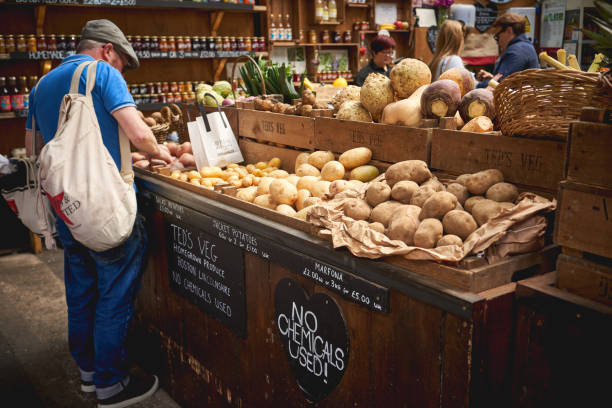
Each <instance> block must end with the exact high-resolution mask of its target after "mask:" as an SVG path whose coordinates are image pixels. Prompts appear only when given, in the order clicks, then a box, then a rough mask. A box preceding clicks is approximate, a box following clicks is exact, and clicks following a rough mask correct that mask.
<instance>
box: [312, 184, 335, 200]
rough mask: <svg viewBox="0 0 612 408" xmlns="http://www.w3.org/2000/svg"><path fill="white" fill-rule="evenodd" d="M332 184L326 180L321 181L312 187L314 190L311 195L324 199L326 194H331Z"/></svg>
mask: <svg viewBox="0 0 612 408" xmlns="http://www.w3.org/2000/svg"><path fill="white" fill-rule="evenodd" d="M330 184H331V183H330V182H329V181H326V180H319V181H317V182H315V183H314V184H313V185H312V190H311V191H310V193H311V194H312V195H313V196H314V197H319V198H323V197H325V195H326V194H329V185H330Z"/></svg>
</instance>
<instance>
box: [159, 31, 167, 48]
mask: <svg viewBox="0 0 612 408" xmlns="http://www.w3.org/2000/svg"><path fill="white" fill-rule="evenodd" d="M159 51H160V52H168V37H166V36H165V35H162V36H161V37H159Z"/></svg>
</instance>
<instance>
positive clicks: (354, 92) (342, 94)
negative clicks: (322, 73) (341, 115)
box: [331, 85, 361, 112]
mask: <svg viewBox="0 0 612 408" xmlns="http://www.w3.org/2000/svg"><path fill="white" fill-rule="evenodd" d="M360 92H361V88H360V87H358V86H355V85H349V86H347V87H344V88H342V89H341V90H340V91H338V93H336V94H335V95H334V97H333V98H332V100H331V103H332V105H333V106H334V112H338V109H340V106H342V104H343V103H344V102H347V101H357V102H359V99H360Z"/></svg>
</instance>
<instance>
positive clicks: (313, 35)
mask: <svg viewBox="0 0 612 408" xmlns="http://www.w3.org/2000/svg"><path fill="white" fill-rule="evenodd" d="M308 43H310V44H316V43H317V32H316V31H315V30H310V31H308Z"/></svg>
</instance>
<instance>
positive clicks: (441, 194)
mask: <svg viewBox="0 0 612 408" xmlns="http://www.w3.org/2000/svg"><path fill="white" fill-rule="evenodd" d="M518 194H519V192H518V189H517V188H516V186H514V185H512V184H509V183H505V182H504V177H503V175H502V173H501V172H500V171H499V170H496V169H489V170H484V171H480V172H478V173H474V174H463V175H461V176H459V177H458V178H457V179H456V180H454V181H453V182H451V183H448V184H447V185H444V184H442V183H441V182H440V181H439V180H438V179H437V178H436V177H435V176H433V175H432V173H431V171H430V170H429V168H428V167H427V164H426V163H425V162H423V161H421V160H407V161H403V162H400V163H396V164H394V165H392V166H390V167H389V168H388V169H387V171H386V173H385V178H384V180H382V181H374V182H372V183H370V185H369V186H368V187H367V189H366V191H365V195H364V197H363V199H361V198H354V199H349V200H348V201H347V202H346V204H345V206H344V214H345V215H346V216H348V217H351V218H353V219H355V220H358V221H361V222H364V223H368V224H369V226H370V227H371V228H372V229H374V230H376V231H378V232H381V233H384V234H386V235H387V237H389V238H390V239H394V240H400V241H403V242H404V243H405V244H406V245H409V246H418V247H422V248H436V247H440V246H444V245H462V244H463V241H465V240H466V239H467V237H468V236H469V235H470V234H471V233H472V232H474V231H475V230H476V229H477V228H478V227H479V226H481V225H483V224H485V223H486V222H487V221H488V220H490V219H491V218H493V217H495V216H497V215H498V214H499V213H500V212H501V211H502V210H503V209H505V208H511V207H513V206H514V205H515V204H514V202H515V201H516V199H517V197H518Z"/></svg>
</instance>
